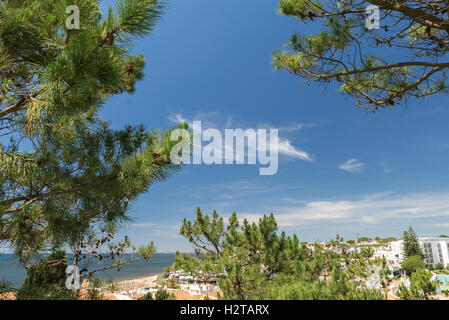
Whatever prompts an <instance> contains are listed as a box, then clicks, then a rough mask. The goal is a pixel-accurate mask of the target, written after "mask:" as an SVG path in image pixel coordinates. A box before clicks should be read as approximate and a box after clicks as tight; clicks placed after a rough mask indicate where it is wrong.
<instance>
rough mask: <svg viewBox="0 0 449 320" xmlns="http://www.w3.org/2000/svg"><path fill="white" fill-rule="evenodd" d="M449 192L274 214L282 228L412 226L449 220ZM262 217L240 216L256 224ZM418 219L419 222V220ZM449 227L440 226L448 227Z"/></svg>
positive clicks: (387, 195) (311, 205) (384, 196)
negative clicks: (344, 225) (385, 224)
mask: <svg viewBox="0 0 449 320" xmlns="http://www.w3.org/2000/svg"><path fill="white" fill-rule="evenodd" d="M448 199H449V192H440V193H413V194H402V195H398V194H394V193H391V192H384V193H376V194H371V195H368V196H364V197H362V198H360V199H357V200H346V199H339V200H331V201H329V200H323V201H309V202H305V203H303V204H299V205H297V204H295V205H293V206H284V207H280V208H279V209H278V211H277V212H274V213H275V216H276V221H277V222H278V225H279V226H281V227H298V226H304V225H307V224H311V223H323V224H328V223H336V222H342V223H351V224H357V223H363V224H374V223H394V222H395V223H398V222H400V223H403V222H404V221H405V222H407V223H412V222H413V221H415V222H417V221H422V219H430V218H432V219H442V220H446V219H447V218H449V200H448ZM263 214H267V213H256V214H255V213H246V214H243V215H239V216H241V217H242V218H247V219H249V220H250V221H257V219H259V218H260V217H261V216H263ZM420 219H421V220H420ZM447 225H449V224H446V225H444V224H441V225H440V226H447Z"/></svg>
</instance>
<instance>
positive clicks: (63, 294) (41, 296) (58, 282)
mask: <svg viewBox="0 0 449 320" xmlns="http://www.w3.org/2000/svg"><path fill="white" fill-rule="evenodd" d="M66 259H67V257H66V255H65V252H63V251H57V252H54V253H52V254H50V255H49V256H47V257H46V258H45V259H42V260H41V261H39V263H38V264H37V265H35V266H33V267H31V268H29V269H28V270H27V277H26V278H25V281H24V283H23V284H22V287H21V288H20V290H19V292H18V295H17V299H18V300H46V299H50V300H54V299H71V298H72V299H74V298H75V294H74V293H75V292H73V291H70V290H68V289H67V288H66V285H65V281H66V273H65V271H66V268H67V264H66V262H65V261H66Z"/></svg>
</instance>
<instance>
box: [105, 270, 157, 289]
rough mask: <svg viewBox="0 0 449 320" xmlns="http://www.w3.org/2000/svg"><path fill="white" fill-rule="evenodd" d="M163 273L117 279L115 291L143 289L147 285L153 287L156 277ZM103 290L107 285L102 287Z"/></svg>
mask: <svg viewBox="0 0 449 320" xmlns="http://www.w3.org/2000/svg"><path fill="white" fill-rule="evenodd" d="M162 274H163V273H157V274H151V275H147V276H144V277H138V278H133V279H127V280H119V281H116V282H115V285H116V287H117V289H116V290H115V291H120V292H122V291H132V290H139V289H145V288H148V287H154V286H155V285H156V279H157V278H158V277H159V276H160V275H162ZM102 289H103V290H106V291H107V290H108V285H105V286H103V287H102Z"/></svg>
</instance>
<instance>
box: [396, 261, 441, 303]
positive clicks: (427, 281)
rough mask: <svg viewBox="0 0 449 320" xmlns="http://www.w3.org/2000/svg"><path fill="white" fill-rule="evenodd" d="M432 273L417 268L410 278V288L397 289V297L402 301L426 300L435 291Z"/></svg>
mask: <svg viewBox="0 0 449 320" xmlns="http://www.w3.org/2000/svg"><path fill="white" fill-rule="evenodd" d="M431 279H432V272H430V271H427V270H426V269H424V268H419V269H417V270H416V271H415V272H413V273H412V275H411V277H410V288H406V287H405V286H404V285H401V286H400V287H399V291H398V293H397V295H398V296H399V297H400V298H401V299H402V300H428V299H430V296H431V295H432V294H434V293H435V291H436V289H437V283H436V281H432V280H431Z"/></svg>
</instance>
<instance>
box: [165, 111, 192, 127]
mask: <svg viewBox="0 0 449 320" xmlns="http://www.w3.org/2000/svg"><path fill="white" fill-rule="evenodd" d="M168 121H170V123H172V124H175V125H176V124H181V123H184V122H188V123H189V126H190V122H189V121H188V120H187V119H185V118H183V117H182V115H181V114H180V113H176V114H174V115H170V116H168Z"/></svg>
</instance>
